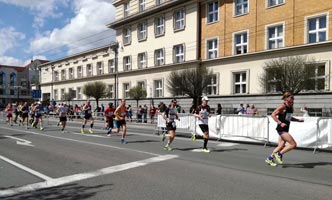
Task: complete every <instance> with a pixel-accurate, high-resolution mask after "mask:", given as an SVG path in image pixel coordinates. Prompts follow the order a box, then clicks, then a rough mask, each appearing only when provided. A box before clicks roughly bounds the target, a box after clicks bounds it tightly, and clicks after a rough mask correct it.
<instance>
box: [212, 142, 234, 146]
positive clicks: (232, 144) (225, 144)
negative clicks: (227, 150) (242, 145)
mask: <svg viewBox="0 0 332 200" xmlns="http://www.w3.org/2000/svg"><path fill="white" fill-rule="evenodd" d="M236 145H239V144H237V143H229V142H228V143H221V144H218V145H217V146H218V147H232V146H236Z"/></svg>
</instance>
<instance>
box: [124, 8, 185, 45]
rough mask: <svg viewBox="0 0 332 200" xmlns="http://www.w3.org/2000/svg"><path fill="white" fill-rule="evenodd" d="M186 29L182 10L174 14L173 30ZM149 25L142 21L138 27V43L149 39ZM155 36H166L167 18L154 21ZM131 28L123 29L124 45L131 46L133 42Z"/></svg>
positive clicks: (160, 17)
mask: <svg viewBox="0 0 332 200" xmlns="http://www.w3.org/2000/svg"><path fill="white" fill-rule="evenodd" d="M184 28H185V11H184V9H183V8H182V9H180V10H177V11H175V12H174V15H173V29H174V31H179V30H183V29H184ZM147 29H148V24H147V21H142V22H140V23H139V24H138V25H137V39H138V41H144V40H146V39H147V37H148V33H147ZM154 30H155V36H156V37H159V36H163V35H164V34H165V17H164V16H159V17H156V18H155V20H154ZM131 32H132V31H131V27H130V26H128V27H125V28H124V29H123V40H122V41H123V44H124V45H129V44H130V43H131V41H132V34H131Z"/></svg>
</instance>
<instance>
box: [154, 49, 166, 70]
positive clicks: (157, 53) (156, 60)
mask: <svg viewBox="0 0 332 200" xmlns="http://www.w3.org/2000/svg"><path fill="white" fill-rule="evenodd" d="M161 53H162V56H161V57H160V55H161ZM159 61H162V62H159ZM154 64H155V66H162V65H165V49H164V48H161V49H156V50H155V51H154Z"/></svg>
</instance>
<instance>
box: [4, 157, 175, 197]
mask: <svg viewBox="0 0 332 200" xmlns="http://www.w3.org/2000/svg"><path fill="white" fill-rule="evenodd" d="M177 157H178V156H177V155H164V156H158V157H153V158H148V159H145V160H140V161H135V162H130V163H126V164H121V165H116V166H112V167H107V168H103V169H100V170H97V171H93V172H86V173H80V174H75V175H70V176H65V177H60V178H56V179H51V180H47V181H44V182H39V183H34V184H29V185H25V186H22V187H18V188H14V189H8V190H0V197H8V196H13V195H17V194H19V193H23V192H32V191H36V190H39V189H45V188H51V187H56V186H60V185H65V184H68V183H72V182H77V181H82V180H85V179H90V178H95V177H98V176H103V175H108V174H112V173H116V172H121V171H125V170H129V169H132V168H136V167H142V166H145V165H148V164H152V163H157V162H162V161H166V160H170V159H174V158H177Z"/></svg>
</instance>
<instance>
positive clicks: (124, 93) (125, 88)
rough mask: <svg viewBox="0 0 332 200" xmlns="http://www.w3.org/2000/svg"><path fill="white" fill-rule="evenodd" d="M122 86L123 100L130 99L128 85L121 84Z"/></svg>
mask: <svg viewBox="0 0 332 200" xmlns="http://www.w3.org/2000/svg"><path fill="white" fill-rule="evenodd" d="M122 86H123V98H125V99H128V98H130V96H129V91H130V83H123V84H122ZM127 86H128V87H127Z"/></svg>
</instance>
